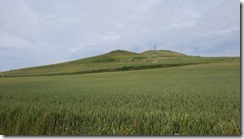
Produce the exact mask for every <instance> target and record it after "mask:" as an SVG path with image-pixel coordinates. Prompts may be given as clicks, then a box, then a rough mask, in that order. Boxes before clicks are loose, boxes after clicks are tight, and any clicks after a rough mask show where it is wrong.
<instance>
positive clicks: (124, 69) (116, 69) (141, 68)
mask: <svg viewBox="0 0 244 139" xmlns="http://www.w3.org/2000/svg"><path fill="white" fill-rule="evenodd" d="M195 64H200V63H177V64H153V65H140V66H122V67H116V68H104V69H94V70H87V71H75V72H60V73H48V74H32V75H0V77H32V76H57V75H74V74H88V73H101V72H116V71H129V70H143V69H154V68H166V67H176V66H186V65H195Z"/></svg>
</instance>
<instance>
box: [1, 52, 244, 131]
mask: <svg viewBox="0 0 244 139" xmlns="http://www.w3.org/2000/svg"><path fill="white" fill-rule="evenodd" d="M133 55H134V54H133ZM147 55H150V57H147V56H146V55H145V54H144V56H141V55H140V57H139V56H138V57H139V58H135V59H137V60H138V61H139V60H141V61H140V62H141V63H143V62H145V63H146V64H150V63H153V62H155V61H156V63H157V62H158V61H161V62H162V61H166V62H167V60H168V62H169V63H170V62H171V63H172V61H174V62H177V61H178V63H183V62H182V60H183V61H184V60H185V61H188V62H187V63H189V62H190V63H197V62H198V64H194V65H186V66H175V67H167V68H157V69H144V70H132V71H123V72H121V71H118V72H103V73H92V74H77V75H63V76H41V77H11V78H0V134H4V135H174V134H180V135H240V134H241V131H240V130H241V129H240V128H241V123H240V107H241V104H240V58H201V57H194V58H192V57H188V56H184V55H180V54H179V57H180V58H179V57H177V56H176V55H175V56H173V57H172V58H170V56H171V55H169V56H167V57H163V58H161V59H160V57H159V56H158V55H157V54H155V53H153V54H149V53H148V54H147ZM153 55H154V56H153ZM106 56H107V55H106ZM133 57H135V56H133ZM143 57H147V58H143ZM153 57H154V58H153ZM103 58H104V57H103ZM109 58H111V57H108V58H107V59H101V58H93V59H92V60H93V62H94V61H95V63H96V64H97V65H98V67H99V68H101V67H103V66H104V65H106V64H104V63H109V64H108V65H113V64H115V65H116V64H118V65H119V64H121V62H119V61H121V59H122V58H118V59H116V58H111V59H109ZM94 59H95V60H94ZM127 59H128V57H125V58H124V60H125V61H124V64H133V62H131V63H127V62H126V60H127ZM153 59H154V60H153ZM172 59H173V60H172ZM199 59H200V61H201V62H202V63H205V64H199V63H201V62H199ZM206 59H207V60H206ZM86 60H87V59H85V60H83V62H84V61H86ZM92 60H91V59H89V60H88V61H89V62H88V63H87V64H86V66H87V65H89V64H90V66H91V67H92V66H94V65H95V64H94V65H93V64H92V63H91V61H92ZM116 60H119V61H116ZM147 60H148V61H147ZM149 60H150V62H149ZM194 60H195V61H194ZM105 61H107V62H105ZM135 61H136V60H135ZM135 61H134V64H138V63H139V64H138V65H140V62H138V63H137V62H135ZM179 61H180V62H179ZM192 61H193V62H192ZM196 61H197V62H196ZM206 61H207V62H206ZM76 62H77V63H79V62H81V61H79V60H78V61H76ZM111 62H112V63H113V64H111ZM71 63H74V61H73V62H71ZM71 63H69V65H70V64H71ZM77 63H76V64H77ZM102 63H103V64H102ZM74 65H75V64H74ZM62 66H63V65H62V64H61V66H60V65H58V68H61V67H62ZM83 66H84V63H83ZM123 66H124V65H123ZM51 67H52V66H51ZM84 67H85V66H84ZM41 68H44V71H45V72H47V71H49V73H51V71H52V70H53V73H55V72H57V71H58V70H57V69H56V68H55V66H54V67H53V68H50V66H49V68H47V67H41ZM75 68H77V66H74V67H73V69H75ZM34 69H35V70H33V68H30V69H24V70H22V71H21V70H20V71H12V72H8V73H2V74H4V75H9V76H10V75H12V76H13V75H15V76H17V75H18V76H20V75H27V74H28V72H29V73H31V75H37V70H36V68H34ZM37 69H38V70H39V72H40V71H42V70H41V69H40V67H39V68H37ZM69 69H70V70H71V69H72V68H66V69H65V70H66V71H68V70H69ZM90 69H91V68H90ZM30 71H31V72H30ZM72 72H73V71H72ZM41 73H44V72H41Z"/></svg>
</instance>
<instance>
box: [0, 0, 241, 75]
mask: <svg viewBox="0 0 244 139" xmlns="http://www.w3.org/2000/svg"><path fill="white" fill-rule="evenodd" d="M239 11H240V2H239V1H237V0H204V1H196V0H174V1H172V0H123V1H121V0H82V1H81V0H69V1H65V0H48V1H43V0H35V1H33V0H2V1H0V51H1V53H0V59H1V62H2V63H4V64H1V67H0V71H1V70H7V69H13V68H21V67H25V66H34V65H44V64H51V63H56V62H63V61H68V60H72V59H77V58H83V57H88V56H93V55H97V54H102V53H104V52H108V51H111V50H114V49H126V50H131V51H137V52H141V51H145V50H148V49H152V48H153V46H154V45H155V44H157V45H158V48H159V49H170V50H174V51H179V52H183V53H187V54H193V55H206V56H207V55H211V56H222V55H239V51H240V50H239V47H240V44H239V42H240V40H239V38H240V37H239V36H240V33H239V32H240V19H239V17H240V15H239V14H240V12H239ZM20 49H22V51H20ZM217 49H221V50H220V51H217ZM3 53H5V54H3ZM10 59H11V62H10ZM3 61H5V62H3ZM6 61H9V62H6ZM14 61H15V62H14ZM16 61H17V62H16ZM16 63H18V64H16ZM21 63H23V64H21Z"/></svg>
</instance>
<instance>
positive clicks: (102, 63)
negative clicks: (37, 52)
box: [0, 50, 239, 77]
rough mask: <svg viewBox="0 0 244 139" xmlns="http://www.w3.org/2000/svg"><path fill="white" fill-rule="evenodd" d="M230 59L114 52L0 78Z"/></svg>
mask: <svg viewBox="0 0 244 139" xmlns="http://www.w3.org/2000/svg"><path fill="white" fill-rule="evenodd" d="M238 59H239V58H233V57H232V58H230V57H215V58H211V57H196V56H189V55H185V54H181V53H177V52H173V51H168V50H157V51H155V50H150V51H145V52H142V53H134V52H129V51H125V50H115V51H111V52H109V53H106V54H103V55H98V56H94V57H88V58H84V59H78V60H74V61H70V62H64V63H59V64H53V65H46V66H39V67H31V68H24V69H18V70H11V71H6V72H1V73H0V77H16V76H44V75H48V76H50V75H66V74H83V73H94V72H107V71H124V70H138V69H148V68H161V67H173V66H182V65H191V64H202V63H210V62H218V61H226V60H227V61H230V60H238Z"/></svg>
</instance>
